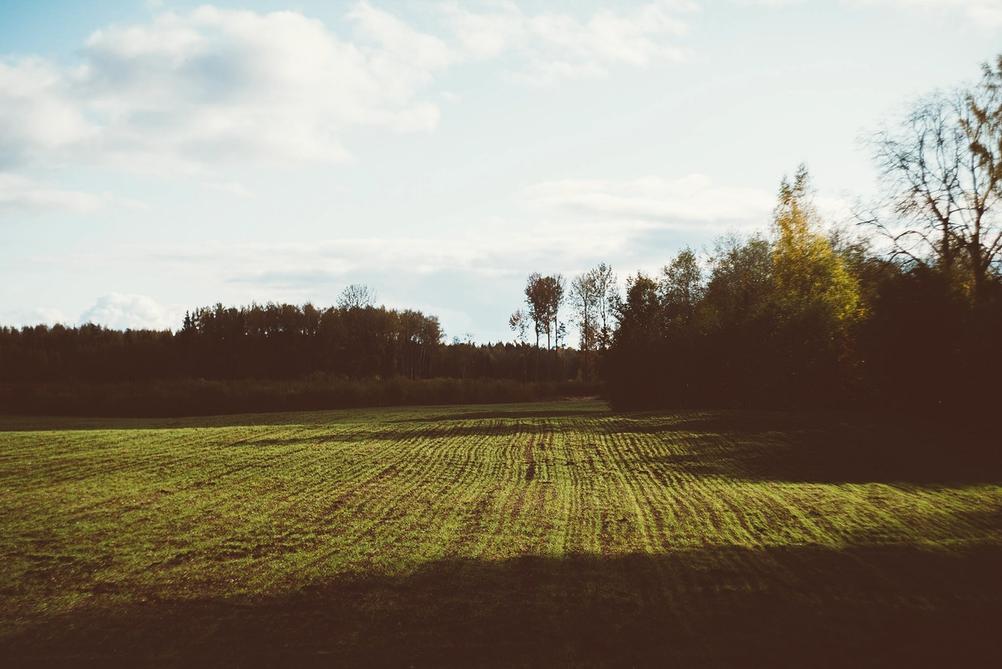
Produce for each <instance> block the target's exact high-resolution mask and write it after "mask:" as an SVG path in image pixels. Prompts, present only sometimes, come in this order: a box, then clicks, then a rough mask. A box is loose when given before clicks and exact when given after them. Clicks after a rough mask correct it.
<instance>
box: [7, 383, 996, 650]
mask: <svg viewBox="0 0 1002 669" xmlns="http://www.w3.org/2000/svg"><path fill="white" fill-rule="evenodd" d="M986 444H987V448H985V446H986ZM997 450H998V447H997V445H995V444H992V443H990V440H989V441H986V442H978V441H976V437H974V436H970V435H963V434H960V433H957V432H951V431H943V432H942V433H940V432H937V431H936V430H930V429H928V426H926V427H923V428H922V429H917V428H914V427H913V428H907V427H906V426H902V425H886V424H877V423H872V422H869V421H864V420H863V419H860V418H853V419H851V420H848V419H846V418H845V417H842V416H837V415H792V414H782V413H761V412H760V413H740V412H704V413H696V412H689V413H669V414H614V413H610V412H609V411H608V410H607V408H606V407H605V405H604V404H601V403H599V402H591V401H581V402H563V403H553V404H532V405H495V406H479V407H469V406H465V407H423V408H417V409H380V410H358V411H338V412H315V413H288V414H273V415H252V416H229V417H214V418H199V419H171V420H155V421H154V420H104V421H102V420H90V419H33V418H5V419H0V504H2V507H0V508H2V519H0V660H3V658H7V659H8V660H13V664H11V663H6V666H14V665H17V666H20V665H26V664H41V665H46V664H53V663H57V664H58V663H67V664H74V665H79V664H86V663H91V664H94V665H99V666H104V665H107V664H123V665H125V664H127V665H132V664H136V663H150V664H158V665H169V666H190V664H191V662H192V661H197V662H199V663H202V664H212V665H214V666H219V665H226V664H233V665H247V664H257V663H260V664H272V665H283V666H300V665H303V664H316V665H324V666H329V665H333V666H343V665H345V664H347V665H349V666H352V665H359V664H391V665H400V664H404V665H408V664H416V665H441V664H443V663H448V664H465V665H469V664H499V665H518V664H552V663H571V664H605V663H615V664H623V663H628V664H629V663H632V664H647V663H654V662H657V663H659V664H661V663H664V662H670V661H671V660H677V661H681V662H683V663H688V664H699V665H721V666H730V665H733V664H736V663H737V664H757V663H761V662H769V663H772V664H787V663H788V664H800V665H803V664H805V663H809V664H811V665H814V666H819V665H821V666H823V665H830V664H834V665H838V664H844V663H848V662H853V663H856V664H858V663H862V664H877V665H879V664H891V663H900V662H911V663H912V664H927V663H928V664H938V663H956V662H964V661H968V662H970V661H974V660H975V659H977V658H981V657H986V656H988V654H990V653H994V654H997V653H999V652H1002V644H1000V642H999V640H998V637H999V635H998V629H999V625H1000V623H1002V485H1000V484H1002V474H1000V468H999V467H998V462H997V460H998V459H997V458H996V457H995V452H994V451H997ZM986 452H987V456H986Z"/></svg>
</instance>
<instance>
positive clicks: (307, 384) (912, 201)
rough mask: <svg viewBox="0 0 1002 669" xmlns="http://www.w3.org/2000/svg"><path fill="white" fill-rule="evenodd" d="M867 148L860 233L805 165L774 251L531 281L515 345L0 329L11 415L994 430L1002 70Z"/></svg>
mask: <svg viewBox="0 0 1002 669" xmlns="http://www.w3.org/2000/svg"><path fill="white" fill-rule="evenodd" d="M871 146H872V149H873V154H874V158H875V161H876V164H877V166H878V168H879V172H880V175H881V181H880V186H881V193H882V196H881V199H880V200H879V201H878V202H876V203H874V204H873V205H872V206H870V207H868V208H866V209H861V210H860V211H858V212H857V223H858V226H857V227H856V228H855V230H854V231H853V230H848V229H845V228H833V227H831V226H829V225H827V224H826V222H825V221H824V220H823V219H822V216H821V215H820V214H819V212H818V210H817V208H816V207H815V205H814V198H813V193H814V190H813V186H812V184H811V180H810V176H809V174H808V171H807V169H806V168H805V167H803V166H801V167H800V168H798V170H797V171H796V172H795V173H794V174H793V176H792V177H790V178H788V179H783V181H782V183H781V185H780V188H779V193H778V198H777V204H776V207H775V210H774V215H773V220H772V224H771V227H770V230H769V232H768V234H759V235H753V236H751V237H747V238H738V237H733V236H732V237H726V238H722V239H720V240H718V242H717V243H716V245H715V247H714V248H713V249H712V250H710V251H708V252H704V253H697V252H695V251H694V250H692V249H688V248H686V249H683V250H681V251H680V252H679V253H677V254H676V255H675V256H674V257H672V258H670V259H669V261H668V262H667V263H666V264H665V266H664V267H663V268H662V269H661V270H660V271H659V272H657V273H656V274H653V275H650V274H645V273H643V272H638V273H636V274H634V275H632V276H629V277H628V278H627V279H626V281H625V291H624V290H623V287H624V286H622V285H621V284H620V282H619V280H618V278H617V276H616V273H615V272H614V271H613V269H612V267H611V266H609V265H608V264H605V263H602V264H599V265H597V266H596V267H594V268H592V269H590V270H588V271H586V272H583V273H582V274H580V275H578V276H576V277H574V278H572V279H571V280H570V281H568V280H567V279H565V278H564V277H563V276H562V275H561V274H559V273H554V274H543V273H539V272H536V273H533V274H531V275H529V277H528V278H527V281H526V284H525V288H524V291H523V298H524V303H523V306H522V307H520V308H519V309H516V310H515V312H514V313H512V314H511V315H510V317H509V319H508V325H509V327H510V328H511V330H512V332H513V338H514V341H513V342H509V343H494V344H475V343H472V342H462V341H459V340H454V341H453V342H452V343H451V344H447V343H445V342H444V333H443V332H442V329H441V326H440V324H439V322H438V319H437V318H435V317H434V316H429V315H426V314H423V313H421V312H420V311H414V310H406V309H405V310H395V309H387V308H385V307H381V306H379V307H377V306H375V296H374V294H373V292H372V291H371V290H370V289H368V288H367V287H365V286H360V285H353V286H349V287H348V288H346V289H345V290H344V292H343V293H342V294H341V297H340V299H339V300H338V303H337V305H336V306H331V307H327V308H320V307H316V306H314V305H312V304H306V305H303V306H297V305H290V304H265V305H257V304H252V305H250V306H245V307H225V306H223V305H221V304H217V305H215V306H212V307H204V308H200V309H196V310H194V311H191V312H189V313H187V314H186V315H185V318H184V321H183V323H182V324H181V327H180V329H179V330H178V331H177V332H172V331H162V332H156V331H147V330H126V331H117V330H111V329H107V328H102V327H99V326H96V325H84V326H80V327H75V328H73V327H63V326H58V325H57V326H54V327H46V326H36V327H25V328H20V329H15V328H0V400H2V401H3V404H4V406H5V407H8V408H12V410H15V409H16V410H25V411H31V410H36V411H42V410H44V411H49V412H58V411H60V410H66V407H70V410H72V411H78V412H82V413H85V412H88V411H93V410H96V409H95V407H97V406H100V407H103V409H102V410H114V409H115V407H116V406H118V404H116V402H120V403H125V404H127V403H128V402H129V401H130V400H129V398H130V397H138V396H142V397H143V398H145V399H143V400H142V401H138V400H137V401H136V403H135V404H134V405H133V409H134V412H136V413H141V412H150V411H154V409H151V407H155V406H156V402H157V401H158V398H159V399H160V400H162V401H163V402H165V403H166V404H167V405H169V406H173V407H175V408H176V409H171V410H176V411H191V410H192V409H198V410H200V411H209V410H211V409H212V408H213V407H214V408H216V409H220V410H234V411H235V410H241V407H243V408H244V409H247V410H250V409H255V410H257V409H268V408H274V409H277V408H318V407H320V406H356V405H361V404H366V403H370V404H386V403H394V402H397V401H406V402H408V403H422V402H426V401H449V402H460V401H500V400H515V399H540V398H543V397H549V396H552V393H556V392H559V393H563V394H585V393H592V392H596V391H598V390H600V389H601V390H602V391H603V392H604V393H606V394H607V396H608V397H609V399H610V400H611V402H612V403H613V405H614V406H616V407H621V408H646V407H683V406H747V407H794V406H815V407H833V406H855V407H874V408H877V407H881V408H883V407H897V408H910V409H916V410H921V411H925V410H928V409H933V410H947V409H948V410H951V411H957V412H960V413H964V412H968V413H969V414H971V416H972V418H973V417H974V415H976V414H979V413H980V414H984V413H985V412H986V411H988V408H989V407H990V406H991V405H992V404H993V403H994V400H995V398H996V397H997V393H998V390H997V385H998V379H999V378H1000V373H1002V360H1000V356H999V355H998V347H999V343H1000V341H1002V207H1000V205H999V200H1000V198H1002V57H999V59H998V60H997V61H996V62H995V63H993V64H992V65H985V66H984V68H983V71H982V77H981V79H980V80H979V81H978V82H977V83H976V84H975V85H973V86H971V87H968V88H966V89H960V90H957V91H953V92H947V93H937V94H935V95H931V96H928V97H926V98H924V99H922V100H920V101H919V102H918V103H916V104H915V105H914V107H913V109H912V110H911V113H909V114H908V115H907V116H906V117H905V118H903V119H902V120H901V122H900V123H899V124H897V125H894V126H891V127H889V128H887V129H885V130H883V131H881V132H879V133H877V134H876V136H875V137H874V138H873V141H872V143H871ZM570 327H574V328H576V330H577V345H576V346H574V347H571V346H568V339H569V331H568V329H569V328H570ZM442 379H454V380H459V381H462V383H458V384H457V383H445V382H442V381H441V380H442ZM478 382H484V383H481V384H480V385H479V386H478V385H477V383H478ZM486 382H491V383H486ZM94 384H105V390H104V391H102V392H103V393H104V394H103V398H104V399H101V398H100V397H98V396H99V395H100V394H101V393H96V392H95V391H94V390H93V388H92V386H93V385H94ZM113 384H118V385H116V386H115V387H114V388H113V389H111V385H113ZM575 384H576V385H575ZM478 388H479V390H478ZM193 397H197V398H199V399H198V400H197V401H196V400H193V399H191V398H193ZM109 398H117V399H116V400H115V401H111V400H109ZM105 400H108V401H105Z"/></svg>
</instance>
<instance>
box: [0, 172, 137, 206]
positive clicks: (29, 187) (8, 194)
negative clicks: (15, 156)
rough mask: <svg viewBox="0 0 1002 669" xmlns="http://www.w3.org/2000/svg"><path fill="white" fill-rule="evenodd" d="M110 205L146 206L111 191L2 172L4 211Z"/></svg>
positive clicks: (0, 201) (0, 189) (0, 198)
mask: <svg viewBox="0 0 1002 669" xmlns="http://www.w3.org/2000/svg"><path fill="white" fill-rule="evenodd" d="M110 206H119V207H127V208H131V209H143V208H144V205H142V204H141V203H139V202H136V201H134V200H128V199H123V198H119V197H115V196H113V195H111V194H108V193H103V194H94V193H88V192H84V191H78V190H67V189H62V188H58V187H55V186H50V185H48V184H44V183H41V182H39V181H36V180H34V179H30V178H28V177H25V176H21V175H19V174H11V173H5V172H0V215H3V214H9V213H26V212H31V213H34V212H40V211H49V210H59V211H68V212H72V213H77V214H87V213H93V212H95V211H99V210H101V209H105V208H107V207H110Z"/></svg>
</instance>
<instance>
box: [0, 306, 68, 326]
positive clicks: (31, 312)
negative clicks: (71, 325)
mask: <svg viewBox="0 0 1002 669" xmlns="http://www.w3.org/2000/svg"><path fill="white" fill-rule="evenodd" d="M68 322H69V321H68V320H67V318H66V316H65V315H64V314H63V312H61V311H60V310H59V309H51V308H48V307H33V308H30V309H13V310H8V311H4V312H3V313H2V314H0V326H3V325H6V326H8V327H23V326H28V325H55V324H56V323H64V324H65V323H68Z"/></svg>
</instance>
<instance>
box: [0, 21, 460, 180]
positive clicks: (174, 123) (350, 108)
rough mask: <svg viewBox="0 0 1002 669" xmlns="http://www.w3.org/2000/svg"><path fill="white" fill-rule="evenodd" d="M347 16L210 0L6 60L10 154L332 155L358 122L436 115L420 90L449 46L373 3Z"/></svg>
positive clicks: (193, 166) (9, 157)
mask: <svg viewBox="0 0 1002 669" xmlns="http://www.w3.org/2000/svg"><path fill="white" fill-rule="evenodd" d="M346 25H347V26H348V28H349V29H350V32H351V37H350V38H343V37H341V36H339V35H337V34H335V33H334V32H332V31H331V30H330V29H329V28H328V27H327V26H326V25H325V24H324V23H322V22H320V21H318V20H315V19H311V18H307V17H306V16H304V15H302V14H300V13H297V12H287V11H286V12H271V13H255V12H251V11H240V10H228V9H218V8H215V7H211V6H205V7H200V8H198V9H196V10H194V11H192V12H190V13H186V14H176V13H173V12H166V13H162V14H159V15H158V16H157V17H156V18H155V19H153V20H151V21H150V22H147V23H138V24H131V25H112V26H109V27H106V28H103V29H101V30H97V31H95V32H94V33H93V34H91V35H90V37H89V38H88V39H87V41H86V43H85V45H84V46H83V48H82V50H81V52H80V54H81V60H80V62H79V63H78V64H76V65H74V66H72V67H59V66H56V65H54V64H52V63H49V62H46V61H44V60H40V59H19V60H8V61H5V62H0V156H3V158H2V160H4V161H6V162H7V163H8V164H24V163H33V162H45V163H50V164H51V163H53V162H56V163H58V162H62V161H69V160H75V161H78V162H92V161H103V162H106V163H111V164H123V165H126V166H128V167H129V168H130V169H133V168H136V167H139V168H146V169H150V170H157V171H159V170H163V169H165V168H174V169H187V170H190V171H198V170H199V169H201V168H203V167H204V166H205V165H216V164H219V163H224V164H225V163H236V162H241V163H243V162H247V161H251V162H263V163H280V164H281V163H301V162H313V163H329V162H335V161H339V160H344V159H346V158H348V157H349V151H348V149H347V148H346V147H345V145H344V136H345V134H346V132H347V131H348V129H350V128H353V127H359V126H375V127H381V128H387V129H390V130H393V131H423V130H429V129H431V128H434V127H435V125H436V123H437V122H438V117H439V112H438V108H437V107H436V106H435V104H434V103H433V102H431V101H430V100H426V99H423V98H422V94H423V92H424V89H425V88H426V87H427V85H428V84H429V83H430V82H431V81H432V80H433V78H434V76H435V74H436V73H437V72H438V71H440V70H441V69H443V68H445V67H446V66H448V65H449V64H450V62H451V52H450V50H449V49H448V47H446V45H445V44H444V43H443V42H442V41H441V40H439V39H438V38H436V37H433V36H430V35H426V34H423V33H421V32H419V31H416V30H414V29H412V28H410V27H409V26H407V25H406V24H404V23H403V22H402V21H400V20H398V19H397V18H395V17H394V16H392V15H390V14H388V13H386V12H384V11H381V10H379V9H376V8H374V7H371V6H369V5H368V4H365V3H362V4H359V5H357V6H356V7H355V8H354V9H353V10H352V11H350V12H349V13H348V14H347V16H346ZM8 166H9V165H8ZM0 167H2V166H0Z"/></svg>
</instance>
